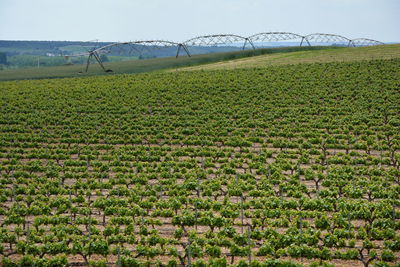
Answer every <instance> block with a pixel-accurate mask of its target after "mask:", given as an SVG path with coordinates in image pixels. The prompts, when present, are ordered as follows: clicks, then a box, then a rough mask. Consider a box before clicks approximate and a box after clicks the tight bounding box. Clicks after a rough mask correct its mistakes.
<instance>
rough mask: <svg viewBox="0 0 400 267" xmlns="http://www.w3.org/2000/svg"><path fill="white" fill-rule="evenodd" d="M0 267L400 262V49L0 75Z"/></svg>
mask: <svg viewBox="0 0 400 267" xmlns="http://www.w3.org/2000/svg"><path fill="white" fill-rule="evenodd" d="M0 111H1V112H0V261H1V263H0V265H1V266H119V267H120V266H171V267H172V266H199V267H200V266H231V265H233V266H252V267H258V266H332V265H334V266H372V265H374V266H399V265H398V264H399V262H400V59H386V60H369V61H357V62H331V63H314V64H297V65H283V66H269V67H263V68H249V69H241V70H215V71H212V72H211V71H193V72H175V73H144V74H137V75H128V74H122V75H112V76H98V77H82V78H67V79H52V80H26V81H8V82H0Z"/></svg>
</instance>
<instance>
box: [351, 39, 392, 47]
mask: <svg viewBox="0 0 400 267" xmlns="http://www.w3.org/2000/svg"><path fill="white" fill-rule="evenodd" d="M383 44H385V43H382V42H380V41H377V40H372V39H367V38H357V39H353V40H351V45H352V46H354V47H356V46H373V45H383Z"/></svg>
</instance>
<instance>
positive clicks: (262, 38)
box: [249, 32, 307, 46]
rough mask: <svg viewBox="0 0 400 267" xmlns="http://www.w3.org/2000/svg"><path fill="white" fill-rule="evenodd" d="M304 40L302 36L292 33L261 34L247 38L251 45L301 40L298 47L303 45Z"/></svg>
mask: <svg viewBox="0 0 400 267" xmlns="http://www.w3.org/2000/svg"><path fill="white" fill-rule="evenodd" d="M304 38H305V37H304V36H303V35H299V34H297V33H292V32H261V33H257V34H253V35H251V36H250V37H249V39H250V40H251V41H252V43H253V44H254V43H256V42H278V41H287V40H296V39H301V42H300V46H301V45H302V44H303V41H304ZM306 41H307V40H306Z"/></svg>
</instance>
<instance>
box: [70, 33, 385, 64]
mask: <svg viewBox="0 0 400 267" xmlns="http://www.w3.org/2000/svg"><path fill="white" fill-rule="evenodd" d="M296 39H301V41H300V44H299V46H302V45H303V44H304V43H305V42H306V43H307V44H308V46H311V44H312V43H331V44H332V45H335V44H336V45H337V44H340V43H343V44H345V45H347V46H353V47H356V46H372V45H382V44H384V43H382V42H380V41H377V40H372V39H367V38H357V39H349V38H347V37H344V36H342V35H337V34H330V33H313V34H309V35H305V36H303V35H299V34H296V33H292V32H262V33H257V34H253V35H251V36H249V37H243V36H240V35H236V34H214V35H203V36H197V37H194V38H191V39H189V40H187V41H184V42H181V43H177V42H172V41H165V40H147V41H131V42H119V43H112V44H108V45H105V46H102V47H99V48H94V49H92V50H90V51H88V52H87V53H81V54H76V55H66V56H64V57H65V58H68V57H76V56H88V59H87V63H86V72H87V71H88V69H89V65H90V61H91V59H95V60H96V61H97V62H98V63H99V65H100V66H101V68H102V69H103V70H104V71H105V72H110V71H111V70H107V69H106V68H105V67H104V65H103V62H102V61H101V58H100V55H102V54H108V53H111V51H115V50H114V49H117V50H120V51H121V53H126V51H127V50H126V48H127V47H128V49H129V52H128V53H129V54H130V53H132V52H133V51H136V52H138V53H139V54H142V53H143V52H144V51H146V50H147V51H149V50H152V49H153V50H154V49H162V48H170V47H176V48H177V52H176V57H178V56H179V53H180V51H181V50H183V51H184V52H185V53H186V55H187V56H188V57H190V56H191V54H190V52H189V47H191V46H192V47H195V46H198V47H212V46H218V45H229V44H243V46H242V50H244V49H245V48H246V46H247V45H248V44H250V46H251V48H252V49H256V46H255V44H256V43H257V42H274V41H286V40H296ZM124 49H125V50H124Z"/></svg>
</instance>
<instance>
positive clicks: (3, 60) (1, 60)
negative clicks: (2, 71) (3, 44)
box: [0, 52, 7, 65]
mask: <svg viewBox="0 0 400 267" xmlns="http://www.w3.org/2000/svg"><path fill="white" fill-rule="evenodd" d="M0 64H4V65H7V54H6V53H5V52H0Z"/></svg>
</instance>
